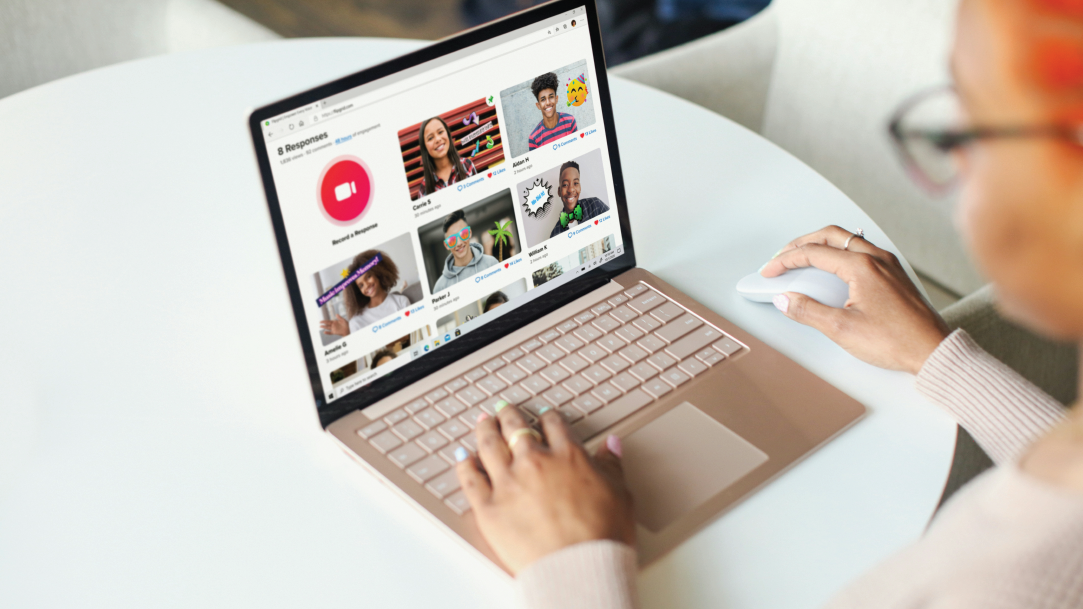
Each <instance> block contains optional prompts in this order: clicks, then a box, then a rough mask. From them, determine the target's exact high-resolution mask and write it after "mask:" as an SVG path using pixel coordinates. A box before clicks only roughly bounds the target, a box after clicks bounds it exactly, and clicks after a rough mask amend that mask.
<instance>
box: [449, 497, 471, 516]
mask: <svg viewBox="0 0 1083 609" xmlns="http://www.w3.org/2000/svg"><path fill="white" fill-rule="evenodd" d="M444 505H446V506H448V507H449V508H451V509H452V510H454V512H455V513H456V514H459V515H460V516H461V515H463V514H465V513H467V512H469V511H470V502H469V501H467V500H466V495H464V494H463V492H462V491H456V492H455V493H452V495H451V496H450V497H448V498H447V499H444Z"/></svg>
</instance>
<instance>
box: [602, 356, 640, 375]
mask: <svg viewBox="0 0 1083 609" xmlns="http://www.w3.org/2000/svg"><path fill="white" fill-rule="evenodd" d="M598 363H599V364H601V365H603V366H605V368H606V370H608V371H610V372H612V373H613V374H616V373H618V372H620V371H622V370H624V369H625V368H627V367H629V366H631V365H632V364H630V363H628V360H626V359H624V358H623V357H621V356H619V355H610V356H609V357H607V358H605V359H603V360H602V361H600V362H598Z"/></svg>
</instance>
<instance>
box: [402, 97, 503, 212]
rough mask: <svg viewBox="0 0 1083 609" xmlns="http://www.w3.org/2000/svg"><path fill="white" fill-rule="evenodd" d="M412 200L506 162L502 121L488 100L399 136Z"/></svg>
mask: <svg viewBox="0 0 1083 609" xmlns="http://www.w3.org/2000/svg"><path fill="white" fill-rule="evenodd" d="M399 147H400V148H401V149H402V162H403V167H404V169H405V171H406V182H407V184H408V185H409V188H410V198H411V199H415V200H416V199H420V198H421V197H423V196H426V195H431V194H432V193H434V192H436V191H437V190H441V189H443V188H446V187H447V186H448V185H450V184H454V183H456V182H458V181H461V180H465V179H466V178H468V177H470V176H472V175H480V174H483V173H485V172H486V171H487V170H488V169H489V168H490V167H493V166H494V165H499V164H500V163H503V162H504V141H503V137H502V136H501V134H500V121H499V119H498V118H497V115H496V105H495V104H494V103H492V98H491V97H483V98H481V99H478V100H476V101H473V102H470V103H469V104H466V105H465V106H460V107H458V108H455V109H454V110H450V111H448V112H445V113H443V114H441V115H439V116H432V117H429V118H426V119H424V120H422V121H421V122H419V123H416V124H414V125H410V126H409V127H406V128H405V129H403V130H402V131H399Z"/></svg>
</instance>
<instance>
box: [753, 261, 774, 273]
mask: <svg viewBox="0 0 1083 609" xmlns="http://www.w3.org/2000/svg"><path fill="white" fill-rule="evenodd" d="M771 260H774V258H772V259H771ZM768 264H771V263H770V262H764V263H763V266H761V267H760V270H759V271H757V272H759V273H762V272H763V269H765V268H767V265H768Z"/></svg>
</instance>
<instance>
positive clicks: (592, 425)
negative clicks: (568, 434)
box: [572, 389, 654, 440]
mask: <svg viewBox="0 0 1083 609" xmlns="http://www.w3.org/2000/svg"><path fill="white" fill-rule="evenodd" d="M653 400H654V398H652V397H651V396H649V395H647V394H646V393H644V392H643V391H641V390H639V389H633V390H632V391H630V392H628V395H625V396H624V397H622V398H620V399H618V400H616V401H614V402H612V403H611V404H609V405H608V406H606V407H605V408H602V409H601V410H599V411H597V412H595V413H594V414H592V415H590V416H589V417H587V418H585V419H583V420H582V421H579V422H578V423H576V424H575V425H572V431H573V432H575V435H577V436H579V439H580V440H586V439H587V438H591V437H593V436H596V435H598V434H599V433H601V432H602V431H603V430H605V429H606V428H607V427H609V426H611V425H613V424H614V423H616V422H617V421H619V420H621V419H623V418H624V417H626V416H628V415H630V414H632V413H633V412H635V411H637V410H639V409H640V408H643V407H644V406H646V405H647V404H650V403H651V402H652V401H653Z"/></svg>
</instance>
